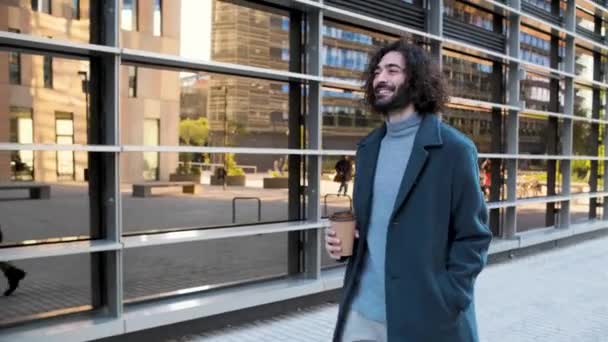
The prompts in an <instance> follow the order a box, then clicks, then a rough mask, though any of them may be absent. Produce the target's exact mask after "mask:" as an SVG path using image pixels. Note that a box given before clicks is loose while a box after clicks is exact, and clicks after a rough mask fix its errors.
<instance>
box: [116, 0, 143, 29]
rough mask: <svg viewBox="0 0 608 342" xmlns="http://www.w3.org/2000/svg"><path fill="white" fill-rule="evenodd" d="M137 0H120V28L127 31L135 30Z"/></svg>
mask: <svg viewBox="0 0 608 342" xmlns="http://www.w3.org/2000/svg"><path fill="white" fill-rule="evenodd" d="M138 2H139V1H138V0H122V10H121V12H120V13H121V17H120V28H121V29H123V30H127V31H137V30H138V28H137V15H138V11H137V3H138Z"/></svg>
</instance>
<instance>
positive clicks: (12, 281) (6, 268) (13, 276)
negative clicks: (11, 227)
mask: <svg viewBox="0 0 608 342" xmlns="http://www.w3.org/2000/svg"><path fill="white" fill-rule="evenodd" d="M0 242H2V228H0ZM0 270H2V273H4V276H5V277H6V279H7V280H8V289H7V290H6V291H4V295H5V296H10V295H11V294H12V293H13V292H15V290H16V289H17V287H18V286H19V282H20V281H21V280H22V279H23V278H25V274H26V273H25V272H24V271H23V270H21V269H18V268H17V267H15V266H13V265H11V264H10V263H8V262H0Z"/></svg>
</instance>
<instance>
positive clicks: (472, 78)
mask: <svg viewBox="0 0 608 342" xmlns="http://www.w3.org/2000/svg"><path fill="white" fill-rule="evenodd" d="M442 58H443V74H444V76H445V77H446V80H447V81H448V84H449V86H450V91H451V95H452V96H455V97H464V98H468V99H474V100H481V101H488V102H502V101H496V99H495V98H494V93H495V90H496V87H498V86H499V84H497V82H495V81H494V77H493V75H492V73H493V69H494V68H493V63H492V62H491V61H488V60H484V59H480V58H475V57H472V56H468V55H463V54H459V53H456V52H453V51H451V50H446V49H444V50H443V54H442Z"/></svg>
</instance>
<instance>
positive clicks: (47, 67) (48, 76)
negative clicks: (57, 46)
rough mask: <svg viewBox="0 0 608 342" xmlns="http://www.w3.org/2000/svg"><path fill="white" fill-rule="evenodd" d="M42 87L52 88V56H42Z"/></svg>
mask: <svg viewBox="0 0 608 342" xmlns="http://www.w3.org/2000/svg"><path fill="white" fill-rule="evenodd" d="M43 68H44V70H43V73H44V75H43V77H44V87H45V88H53V57H51V56H44V66H43Z"/></svg>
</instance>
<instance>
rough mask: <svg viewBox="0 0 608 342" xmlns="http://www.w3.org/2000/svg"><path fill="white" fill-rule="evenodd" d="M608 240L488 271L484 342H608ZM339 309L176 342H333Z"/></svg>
mask: <svg viewBox="0 0 608 342" xmlns="http://www.w3.org/2000/svg"><path fill="white" fill-rule="evenodd" d="M606 265H608V237H604V238H599V239H596V240H591V241H587V242H582V243H579V244H577V245H574V246H570V247H566V248H561V249H556V250H552V251H548V252H544V253H542V254H537V255H534V256H530V257H526V258H521V259H515V260H514V261H511V262H509V263H503V264H497V265H491V266H489V267H487V268H486V269H485V270H484V272H483V273H482V274H481V275H480V277H479V279H478V282H477V290H476V291H477V297H476V307H477V316H478V320H479V329H480V331H479V333H480V337H481V341H483V342H528V341H543V342H545V341H547V342H606V341H608V267H606ZM336 315H337V306H336V305H333V304H327V305H322V306H319V307H316V308H311V309H306V310H302V311H298V312H293V313H289V314H285V315H283V316H279V317H275V318H272V319H268V320H263V321H259V322H254V323H251V324H246V325H242V326H238V327H234V328H230V329H224V330H220V331H214V332H211V333H207V334H204V335H199V336H188V337H182V338H180V339H179V341H190V342H199V341H222V342H230V341H239V342H246V341H302V342H303V341H310V342H313V341H314V342H319V341H330V339H331V334H332V330H333V325H334V323H335V318H336Z"/></svg>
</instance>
